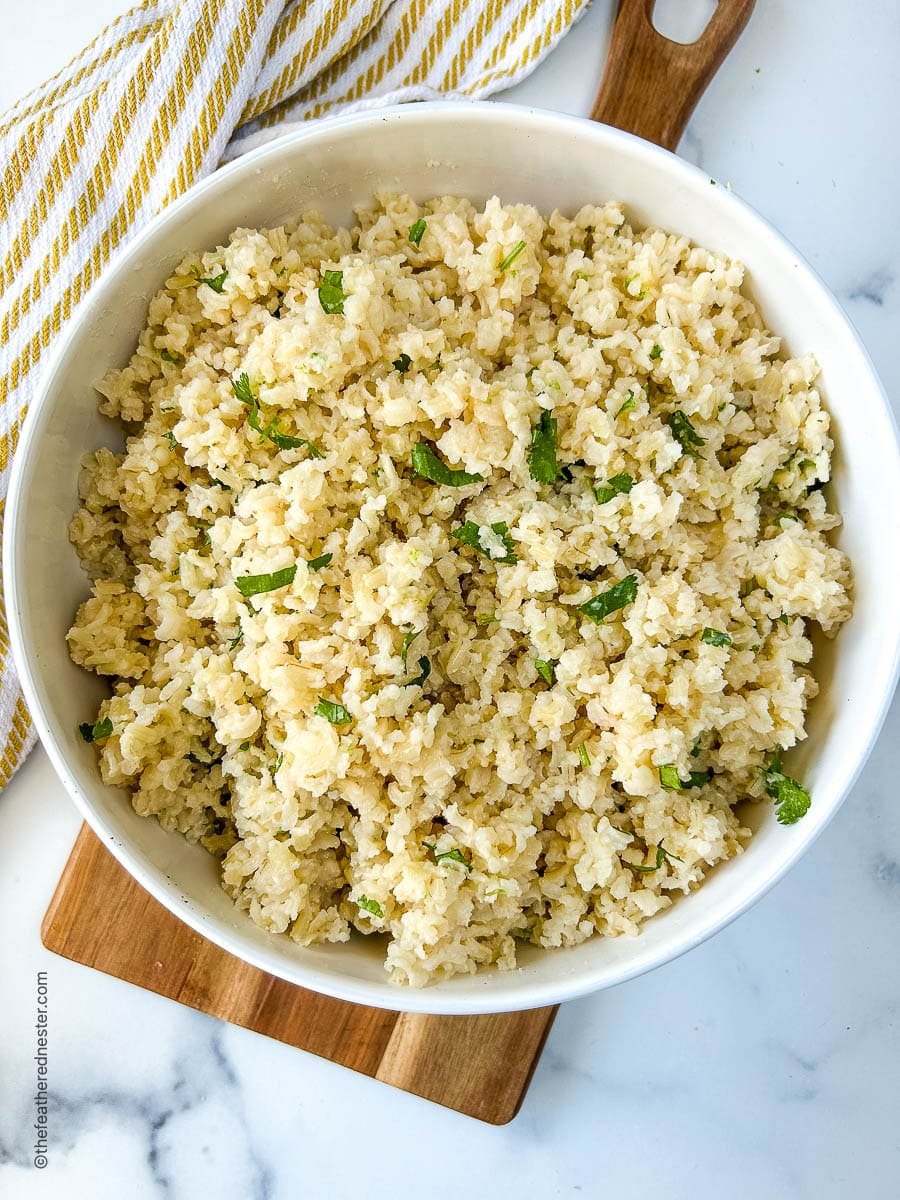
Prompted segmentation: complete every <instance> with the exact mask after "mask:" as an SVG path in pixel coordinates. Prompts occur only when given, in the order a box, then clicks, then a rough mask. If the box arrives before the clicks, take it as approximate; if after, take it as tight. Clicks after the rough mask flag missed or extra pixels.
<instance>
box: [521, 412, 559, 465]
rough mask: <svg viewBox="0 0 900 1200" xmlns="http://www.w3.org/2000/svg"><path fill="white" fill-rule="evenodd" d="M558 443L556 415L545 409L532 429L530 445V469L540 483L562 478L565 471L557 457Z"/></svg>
mask: <svg viewBox="0 0 900 1200" xmlns="http://www.w3.org/2000/svg"><path fill="white" fill-rule="evenodd" d="M556 444H557V436H556V417H551V416H550V414H549V413H548V412H547V410H546V409H545V410H544V411H543V412H542V413H541V419H540V420H539V421H538V423H537V425H535V426H534V428H533V429H532V431H531V445H530V446H529V447H528V470H529V471H530V472H531V478H532V479H536V480H537V481H538V483H556V482H557V480H559V479H561V478H562V475H563V472H562V469H561V467H560V465H559V463H558V461H557V458H556Z"/></svg>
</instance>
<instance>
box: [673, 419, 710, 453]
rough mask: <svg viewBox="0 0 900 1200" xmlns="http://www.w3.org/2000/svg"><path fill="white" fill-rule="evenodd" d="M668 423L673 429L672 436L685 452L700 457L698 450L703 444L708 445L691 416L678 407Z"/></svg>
mask: <svg viewBox="0 0 900 1200" xmlns="http://www.w3.org/2000/svg"><path fill="white" fill-rule="evenodd" d="M666 424H667V425H668V426H669V428H670V429H671V430H672V436H673V437H674V438H675V440H676V442H678V443H679V445H680V446H681V448H682V450H683V451H684V453H685V454H689V455H690V456H691V457H692V458H699V454H698V453H697V451H698V450H699V448H700V447H701V446H705V445H706V438H704V437H701V436H700V434H699V433H698V432H697V430H696V429H695V428H694V426H693V425H692V424H691V420H690V417H688V416H687V415H686V414H685V413H683V412H682V411H681V409H676V411H675V412H673V413H672V415H671V416H670V417H669V418H668V419H667V421H666Z"/></svg>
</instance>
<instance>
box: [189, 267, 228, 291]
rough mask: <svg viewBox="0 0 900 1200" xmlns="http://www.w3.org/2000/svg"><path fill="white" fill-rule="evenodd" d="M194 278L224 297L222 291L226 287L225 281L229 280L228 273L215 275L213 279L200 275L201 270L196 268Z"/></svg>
mask: <svg viewBox="0 0 900 1200" xmlns="http://www.w3.org/2000/svg"><path fill="white" fill-rule="evenodd" d="M194 278H195V279H196V280H197V282H198V283H205V284H206V286H207V287H211V288H212V290H213V291H214V292H218V293H219V295H220V296H221V295H222V290H223V288H224V287H225V280H226V279H227V278H228V272H227V271H223V272H222V274H221V275H213V276H212V278H210V277H208V276H204V275H201V274H200V268H199V267H195V268H194Z"/></svg>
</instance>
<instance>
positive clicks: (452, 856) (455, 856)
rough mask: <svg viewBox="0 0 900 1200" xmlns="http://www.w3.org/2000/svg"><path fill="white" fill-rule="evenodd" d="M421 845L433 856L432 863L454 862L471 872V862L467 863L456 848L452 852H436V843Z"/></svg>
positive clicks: (460, 851)
mask: <svg viewBox="0 0 900 1200" xmlns="http://www.w3.org/2000/svg"><path fill="white" fill-rule="evenodd" d="M422 844H423V845H424V846H425V848H426V850H430V851H431V853H432V854H433V855H434V861H435V862H436V863H441V862H455V863H459V865H460V866H461V867H465V868H466V870H467V871H471V870H472V864H471V862H469V860H468V859H467V858H466V856H465V855H464V854H463V852H462V850H460V849H458V848H457V847H456V846H454V847H453V849H452V850H438V848H437V843H436V842H423V843H422Z"/></svg>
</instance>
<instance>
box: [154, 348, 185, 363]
mask: <svg viewBox="0 0 900 1200" xmlns="http://www.w3.org/2000/svg"><path fill="white" fill-rule="evenodd" d="M159 357H160V358H161V359H162V360H163V362H167V363H172V365H173V366H176V367H183V366H184V359H183V358H182V357H181V355H180V354H173V353H172V351H171V350H162V351H160V355H159Z"/></svg>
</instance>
